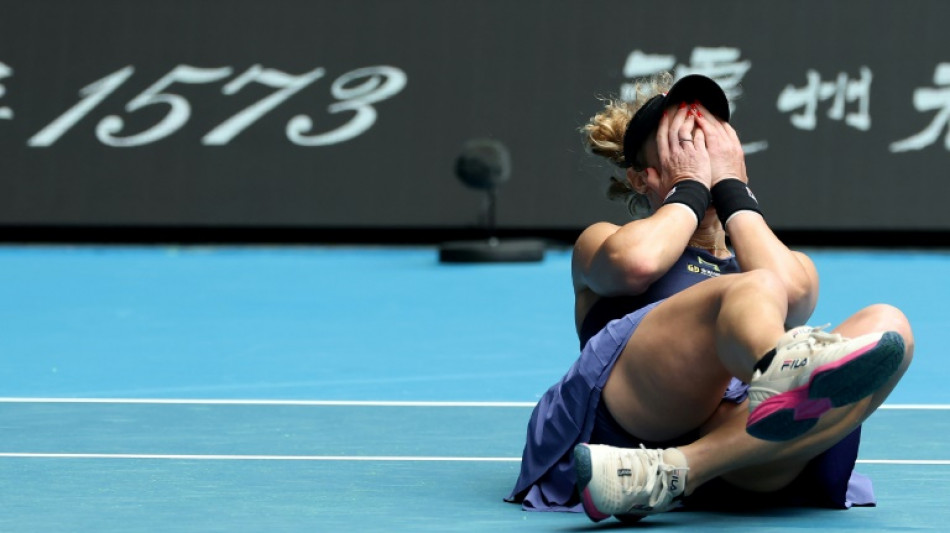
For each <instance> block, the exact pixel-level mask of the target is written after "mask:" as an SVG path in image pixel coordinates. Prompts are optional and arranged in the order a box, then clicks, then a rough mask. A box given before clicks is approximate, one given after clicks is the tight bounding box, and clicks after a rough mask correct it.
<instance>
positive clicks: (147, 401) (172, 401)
mask: <svg viewBox="0 0 950 533" xmlns="http://www.w3.org/2000/svg"><path fill="white" fill-rule="evenodd" d="M0 403H64V404H141V405H288V406H316V407H321V406H323V407H525V408H527V407H534V406H535V405H537V402H430V401H372V400H369V401H358V400H241V399H214V398H212V399H201V398H27V397H8V398H4V397H0ZM880 409H893V410H939V411H945V410H950V404H906V403H905V404H884V405H882V406H881V407H880Z"/></svg>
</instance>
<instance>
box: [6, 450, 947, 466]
mask: <svg viewBox="0 0 950 533" xmlns="http://www.w3.org/2000/svg"><path fill="white" fill-rule="evenodd" d="M0 458H10V459H150V460H166V461H369V462H468V463H517V462H520V461H521V458H520V457H440V456H428V457H427V456H413V455H408V456H399V455H200V454H150V453H16V452H6V453H0ZM857 462H858V464H879V465H929V466H933V465H950V460H941V459H936V460H931V459H921V460H914V459H858V461H857Z"/></svg>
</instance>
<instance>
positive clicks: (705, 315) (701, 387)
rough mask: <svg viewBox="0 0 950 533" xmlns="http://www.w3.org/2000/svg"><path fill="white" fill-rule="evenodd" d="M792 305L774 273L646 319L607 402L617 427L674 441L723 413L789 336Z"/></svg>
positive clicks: (725, 285)
mask: <svg viewBox="0 0 950 533" xmlns="http://www.w3.org/2000/svg"><path fill="white" fill-rule="evenodd" d="M787 301H788V298H787V295H786V293H785V289H784V286H783V285H782V283H781V281H780V280H779V279H778V278H777V277H776V276H775V275H774V274H773V273H771V272H769V271H767V270H754V271H751V272H746V273H742V274H734V275H729V276H722V277H719V278H715V279H710V280H707V281H704V282H703V283H700V284H698V285H694V286H693V287H690V288H688V289H686V290H684V291H682V292H680V293H678V294H676V295H674V296H672V297H670V298H669V299H667V300H666V301H664V302H662V303H661V304H660V305H658V306H657V307H656V308H655V309H654V310H653V311H651V312H650V313H649V314H647V315H646V316H645V317H644V319H643V321H642V322H641V324H640V326H639V327H638V328H637V330H636V331H635V332H634V333H633V335H632V336H631V338H630V341H629V342H628V343H627V346H626V347H625V348H624V350H623V352H622V353H621V355H620V357H619V358H618V360H617V363H616V365H615V366H614V369H613V371H612V373H611V375H610V377H609V379H608V380H607V384H606V386H605V387H604V392H603V401H604V402H605V404H606V406H607V408H608V409H609V410H610V412H611V414H612V415H613V416H614V418H615V419H616V420H617V422H618V423H619V424H620V425H621V426H622V427H623V428H624V429H626V430H628V431H629V432H631V433H633V434H635V435H637V436H639V437H641V438H643V439H647V440H657V441H659V440H667V439H670V438H673V437H676V436H679V435H682V434H683V433H686V432H687V431H690V430H692V429H694V428H697V427H699V426H701V425H702V424H703V423H704V422H705V421H706V420H708V419H709V418H710V417H711V416H712V415H713V413H715V412H716V410H717V408H718V406H719V404H720V400H721V398H722V393H723V391H724V390H725V388H726V386H727V384H728V383H729V380H730V378H731V377H732V376H736V377H738V378H740V379H744V380H748V379H750V378H751V376H752V369H753V366H754V365H755V363H756V361H757V360H758V359H759V358H761V357H762V356H763V355H764V354H765V353H766V352H768V351H769V350H771V349H772V348H773V347H774V346H775V343H776V342H777V341H778V339H779V338H780V337H781V336H782V335H783V334H784V333H785V328H784V323H785V319H786V313H787V308H788V304H787Z"/></svg>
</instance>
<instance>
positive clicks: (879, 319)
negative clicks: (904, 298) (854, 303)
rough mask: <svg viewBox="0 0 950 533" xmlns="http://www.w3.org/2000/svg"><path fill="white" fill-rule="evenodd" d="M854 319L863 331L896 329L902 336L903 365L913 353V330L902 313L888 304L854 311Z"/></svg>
mask: <svg viewBox="0 0 950 533" xmlns="http://www.w3.org/2000/svg"><path fill="white" fill-rule="evenodd" d="M854 319H855V320H856V321H857V322H858V323H859V324H860V328H861V329H862V330H864V331H896V332H897V333H899V334H900V336H901V337H903V338H904V345H905V347H906V349H905V356H904V357H905V365H908V364H910V360H911V358H912V357H913V355H914V332H913V330H912V329H911V326H910V321H909V320H907V316H905V315H904V313H903V312H902V311H901V310H900V309H898V308H896V307H894V306H893V305H889V304H874V305H869V306H868V307H865V308H864V309H862V310H860V311H858V312H857V313H855V316H854Z"/></svg>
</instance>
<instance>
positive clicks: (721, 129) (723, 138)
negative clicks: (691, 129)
mask: <svg viewBox="0 0 950 533" xmlns="http://www.w3.org/2000/svg"><path fill="white" fill-rule="evenodd" d="M693 106H694V108H695V109H694V113H695V116H696V126H697V127H698V128H699V129H701V130H702V131H703V134H704V135H705V139H706V151H707V152H708V153H709V163H710V166H711V167H712V185H713V186H715V185H716V184H717V183H719V182H720V181H722V180H724V179H730V178H736V179H739V180H740V181H742V182H743V183H748V182H749V177H748V175H747V174H746V168H745V155H744V154H743V152H742V143H741V142H739V134H738V133H736V130H735V129H734V128H733V127H732V126H731V125H730V124H729V123H728V122H724V121H722V120H719V119H718V118H717V117H716V116H715V115H713V114H712V113H710V112H709V110H708V109H706V108H705V107H703V105H702V104H693Z"/></svg>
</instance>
